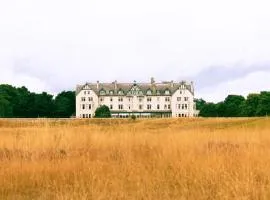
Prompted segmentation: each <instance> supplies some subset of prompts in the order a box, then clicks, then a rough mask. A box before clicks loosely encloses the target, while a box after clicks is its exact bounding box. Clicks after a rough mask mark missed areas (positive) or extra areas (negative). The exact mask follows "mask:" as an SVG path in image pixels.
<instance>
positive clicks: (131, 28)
mask: <svg viewBox="0 0 270 200" xmlns="http://www.w3.org/2000/svg"><path fill="white" fill-rule="evenodd" d="M269 5H270V3H269V2H268V1H266V0H238V1H233V0H227V1H217V0H205V1H201V0H190V1H181V0H180V1H179V0H167V1H164V0H136V1H134V0H115V1H111V0H91V1H88V0H76V1H75V0H47V1H41V0H24V1H21V0H9V1H0V70H1V73H0V83H10V84H16V85H26V86H27V87H28V88H32V89H33V90H35V91H41V90H48V91H49V92H57V91H60V90H64V89H73V88H74V87H75V85H76V84H77V83H82V82H85V81H96V80H98V79H99V80H101V81H113V80H115V79H118V80H120V81H133V80H134V79H136V80H138V81H148V79H149V77H151V76H154V77H156V79H157V80H166V79H168V80H172V79H174V80H179V79H181V78H183V77H196V76H197V75H198V74H200V72H201V71H204V70H206V69H208V68H209V67H211V66H222V67H224V66H226V67H228V66H229V67H231V66H238V65H239V66H241V67H242V68H245V67H250V66H252V67H253V68H255V69H254V70H253V72H254V73H256V68H257V67H256V66H257V65H260V64H261V63H269V52H270V27H269V25H268V24H269V20H270V13H269V12H268V8H269ZM258 70H260V69H259V68H258ZM6 74H8V75H6ZM224 76H229V75H228V74H226V75H225V74H224ZM243 76H244V75H243ZM207 78H208V77H207ZM209 78H210V79H211V77H209ZM222 79H225V81H226V79H227V80H229V81H230V82H231V81H232V80H231V79H230V78H229V77H228V78H227V77H223V78H222ZM239 79H240V78H239ZM200 84H201V83H200V82H197V85H200ZM230 86H231V87H235V85H230ZM222 87H223V86H222V84H219V83H218V82H217V84H214V85H213V86H210V87H209V88H208V89H207V93H205V91H206V90H203V88H202V87H199V88H200V90H199V91H198V94H204V96H207V97H209V99H210V100H211V99H213V100H214V99H218V98H221V97H223V96H224V95H225V93H226V92H229V91H228V90H226V92H225V93H224V92H222ZM231 89H232V90H234V89H236V88H231ZM249 89H250V90H252V89H253V88H252V87H251V86H250V88H247V90H249ZM214 91H216V92H215V96H213V95H212V94H214Z"/></svg>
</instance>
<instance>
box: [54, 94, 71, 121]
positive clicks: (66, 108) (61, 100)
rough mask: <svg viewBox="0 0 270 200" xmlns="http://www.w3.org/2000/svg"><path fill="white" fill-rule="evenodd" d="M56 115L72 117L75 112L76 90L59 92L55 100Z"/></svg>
mask: <svg viewBox="0 0 270 200" xmlns="http://www.w3.org/2000/svg"><path fill="white" fill-rule="evenodd" d="M54 105H55V115H54V116H55V117H63V118H67V117H71V116H72V115H74V114H75V92H72V91H67V92H66V91H64V92H61V93H59V94H58V95H57V96H56V98H55V100H54Z"/></svg>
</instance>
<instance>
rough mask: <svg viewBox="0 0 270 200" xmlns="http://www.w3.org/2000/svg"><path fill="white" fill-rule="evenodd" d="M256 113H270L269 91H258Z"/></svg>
mask: <svg viewBox="0 0 270 200" xmlns="http://www.w3.org/2000/svg"><path fill="white" fill-rule="evenodd" d="M256 115H258V116H269V115H270V92H261V93H260V97H259V103H258V107H257V111H256Z"/></svg>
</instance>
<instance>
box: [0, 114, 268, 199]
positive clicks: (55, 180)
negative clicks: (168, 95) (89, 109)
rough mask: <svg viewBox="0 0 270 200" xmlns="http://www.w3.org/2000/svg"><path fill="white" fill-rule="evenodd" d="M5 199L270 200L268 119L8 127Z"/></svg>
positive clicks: (2, 167)
mask: <svg viewBox="0 0 270 200" xmlns="http://www.w3.org/2000/svg"><path fill="white" fill-rule="evenodd" d="M0 199H14V200H22V199H94V200H99V199H140V200H142V199H147V200H148V199H151V200H152V199H153V200H165V199H179V200H181V199H194V200H200V199H209V200H210V199H215V200H216V199H217V200H218V199H228V200H231V199H251V200H256V199H258V200H259V199H260V200H261V199H270V119H269V118H250V119H248V118H239V119H218V118H217V119H203V118H198V119H148V120H136V121H132V120H130V119H122V120H113V119H111V120H45V119H43V120H4V119H3V120H0Z"/></svg>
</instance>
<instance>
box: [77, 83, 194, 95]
mask: <svg viewBox="0 0 270 200" xmlns="http://www.w3.org/2000/svg"><path fill="white" fill-rule="evenodd" d="M86 85H88V86H89V87H90V88H91V89H92V90H93V91H94V92H95V93H96V94H97V95H98V96H100V91H102V90H103V91H104V92H105V94H104V95H111V96H113V95H119V94H118V92H119V91H120V90H121V91H123V95H127V94H128V92H129V91H130V90H131V88H133V87H134V86H137V87H138V88H139V89H140V90H141V91H142V95H147V91H148V90H151V92H152V94H151V95H150V96H153V95H165V91H166V90H169V91H170V95H171V94H173V93H174V92H175V91H176V90H177V89H178V88H179V87H180V86H181V85H182V86H184V87H185V88H186V89H188V90H189V91H190V92H191V93H192V94H193V92H194V91H193V83H192V82H191V83H187V82H186V81H181V82H179V83H175V82H161V83H117V82H112V83H99V82H97V83H85V84H84V85H77V88H76V94H78V93H79V92H80V91H81V90H82V89H83V88H84V87H85V86H86ZM158 92H159V93H158Z"/></svg>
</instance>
